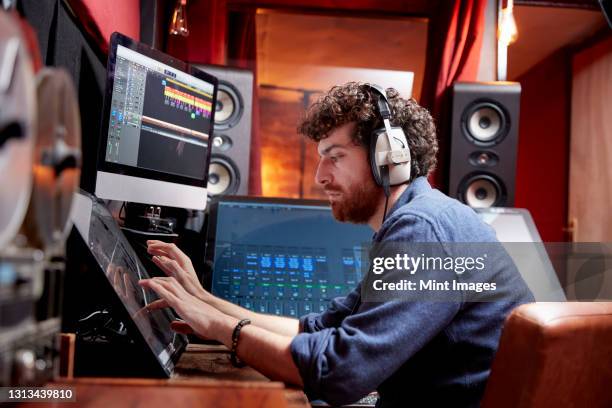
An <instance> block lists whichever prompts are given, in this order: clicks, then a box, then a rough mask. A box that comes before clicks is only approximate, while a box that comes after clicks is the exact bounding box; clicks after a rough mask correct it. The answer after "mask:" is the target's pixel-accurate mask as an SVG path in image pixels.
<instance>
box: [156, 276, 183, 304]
mask: <svg viewBox="0 0 612 408" xmlns="http://www.w3.org/2000/svg"><path fill="white" fill-rule="evenodd" d="M155 279H156V280H157V282H156V283H157V284H159V285H160V286H162V287H164V288H165V289H166V290H167V291H168V292H169V293H172V294H173V295H174V296H175V297H177V298H179V299H186V298H188V297H189V296H190V295H189V294H188V293H187V291H186V290H185V289H184V288H183V286H182V285H181V284H180V283H178V282H177V281H176V279H174V278H171V277H169V278H155Z"/></svg>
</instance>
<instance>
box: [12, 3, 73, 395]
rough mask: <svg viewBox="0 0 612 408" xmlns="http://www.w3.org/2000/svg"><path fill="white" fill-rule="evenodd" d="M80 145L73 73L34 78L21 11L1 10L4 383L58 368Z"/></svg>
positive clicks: (28, 381)
mask: <svg viewBox="0 0 612 408" xmlns="http://www.w3.org/2000/svg"><path fill="white" fill-rule="evenodd" d="M80 143H81V123H80V116H79V108H78V102H77V97H76V92H75V89H74V85H73V83H72V80H71V78H70V77H69V75H68V74H67V73H66V72H65V71H62V70H59V69H54V68H44V69H42V70H41V71H39V72H38V73H37V74H36V75H35V73H34V72H33V68H32V63H31V58H30V55H29V53H28V49H27V47H26V43H25V41H24V39H23V35H22V33H21V29H20V26H19V24H18V22H17V20H16V17H15V16H14V15H12V14H9V13H6V12H4V11H0V186H1V187H0V188H1V189H0V386H8V385H38V384H42V383H44V382H46V381H47V380H49V379H50V378H51V376H52V375H53V374H54V371H55V369H56V367H57V364H56V360H57V338H56V337H57V334H58V332H59V329H60V326H61V325H60V316H61V310H60V305H61V299H60V297H61V289H62V276H63V271H64V254H65V249H64V242H65V239H66V237H67V234H68V233H69V232H70V229H71V222H70V210H71V206H72V199H73V195H74V192H75V190H76V189H77V188H78V185H79V178H80V161H81V159H80V152H81V149H80Z"/></svg>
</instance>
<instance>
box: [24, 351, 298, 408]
mask: <svg viewBox="0 0 612 408" xmlns="http://www.w3.org/2000/svg"><path fill="white" fill-rule="evenodd" d="M53 385H55V386H70V387H72V388H73V389H74V392H75V395H76V403H72V405H70V404H71V403H66V402H64V403H51V404H49V403H46V404H42V403H31V402H30V403H22V404H20V405H19V406H20V407H23V408H35V407H43V406H45V407H55V406H57V407H62V408H66V407H68V408H70V407H79V408H80V407H87V408H98V407H99V408H108V407H113V408H115V407H117V408H120V407H131V408H136V407H138V408H139V407H142V408H183V407H215V408H217V407H219V408H230V407H232V408H233V407H245V408H250V407H279V408H285V407H286V408H306V407H310V404H309V403H308V400H307V398H306V396H305V395H304V393H303V392H302V391H301V390H299V389H295V388H287V387H286V386H285V384H283V383H282V382H275V381H270V380H268V379H267V378H266V377H264V376H263V375H261V374H259V373H258V372H257V371H255V370H253V369H252V368H249V367H245V368H235V367H233V366H232V365H231V364H230V362H229V360H228V351H227V349H226V348H225V347H223V346H203V345H189V346H188V348H187V350H186V352H185V353H184V354H183V356H182V357H181V359H180V360H179V363H178V364H177V367H176V372H175V375H174V376H173V377H172V378H171V379H169V380H159V379H140V378H84V377H81V378H74V379H60V380H58V381H56V382H54V383H53ZM66 404H69V405H66Z"/></svg>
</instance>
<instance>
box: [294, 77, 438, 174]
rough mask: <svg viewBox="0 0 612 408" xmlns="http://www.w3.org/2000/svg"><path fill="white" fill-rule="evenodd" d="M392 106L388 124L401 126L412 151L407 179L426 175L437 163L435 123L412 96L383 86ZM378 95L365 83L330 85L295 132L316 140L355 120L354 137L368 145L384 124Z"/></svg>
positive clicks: (356, 140)
mask: <svg viewBox="0 0 612 408" xmlns="http://www.w3.org/2000/svg"><path fill="white" fill-rule="evenodd" d="M386 94H387V99H388V101H389V105H390V107H391V125H393V126H401V127H402V129H403V130H404V133H405V134H406V138H407V139H408V145H409V148H410V153H411V155H412V168H411V176H410V181H412V180H413V179H415V178H416V177H419V176H427V175H428V174H429V172H431V171H432V170H433V169H434V168H435V166H436V154H437V152H438V140H437V138H436V127H435V125H434V121H433V119H432V117H431V115H430V114H429V112H428V111H427V109H425V108H423V107H422V106H420V105H419V104H418V103H417V102H416V101H415V100H414V99H412V98H411V99H409V100H406V99H403V98H400V96H399V92H397V90H395V89H393V88H388V89H387V90H386ZM377 100H378V95H377V94H375V93H374V91H372V90H371V89H370V88H369V87H368V86H367V84H364V83H359V82H348V83H346V84H344V85H339V86H334V87H332V88H331V89H330V90H329V91H328V92H327V93H326V94H324V95H322V96H321V97H320V98H319V99H318V100H317V101H316V102H315V103H314V104H312V105H311V106H310V108H309V109H308V110H307V111H306V114H305V115H304V117H303V118H302V120H301V121H300V123H299V125H298V132H299V133H300V134H302V135H304V136H306V137H308V138H309V139H312V140H314V141H316V142H318V141H320V140H321V139H325V138H326V137H328V136H329V133H330V132H331V131H333V130H334V129H336V128H338V127H340V126H342V125H344V124H346V123H349V122H355V123H356V124H357V131H356V132H355V134H354V135H353V141H354V142H355V143H356V144H359V145H362V146H364V147H369V143H370V140H369V139H370V135H371V134H372V132H373V130H374V129H377V128H379V127H383V126H384V125H383V123H382V119H381V116H380V114H379V112H378V106H377Z"/></svg>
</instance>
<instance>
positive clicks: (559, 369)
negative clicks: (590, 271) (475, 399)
mask: <svg viewBox="0 0 612 408" xmlns="http://www.w3.org/2000/svg"><path fill="white" fill-rule="evenodd" d="M482 406H483V407H495V408H499V407H501V408H503V407H512V408H519V407H589V408H594V407H607V408H610V407H612V302H594V303H578V302H566V303H531V304H527V305H522V306H520V307H518V308H516V309H515V310H514V311H513V312H512V313H511V314H510V316H509V317H508V319H507V320H506V323H505V325H504V329H503V332H502V336H501V340H500V344H499V349H498V351H497V355H496V356H495V360H494V362H493V367H492V371H491V376H490V377H489V382H488V384H487V388H486V391H485V395H484V398H483V400H482Z"/></svg>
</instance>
